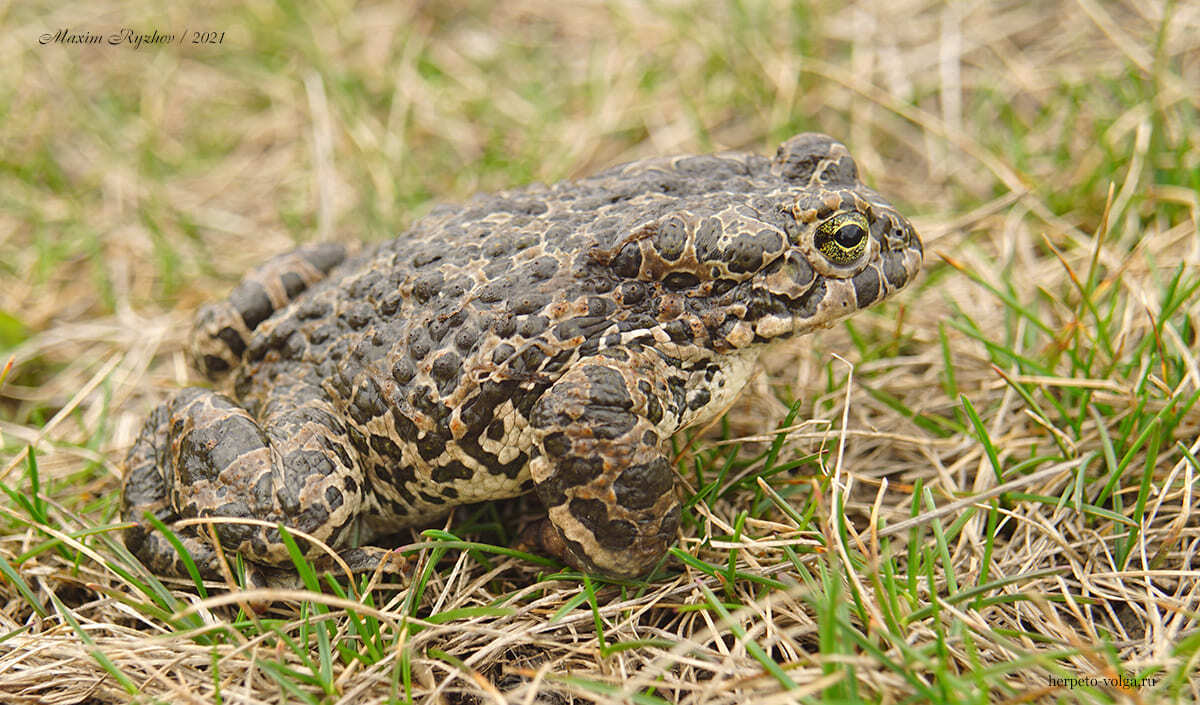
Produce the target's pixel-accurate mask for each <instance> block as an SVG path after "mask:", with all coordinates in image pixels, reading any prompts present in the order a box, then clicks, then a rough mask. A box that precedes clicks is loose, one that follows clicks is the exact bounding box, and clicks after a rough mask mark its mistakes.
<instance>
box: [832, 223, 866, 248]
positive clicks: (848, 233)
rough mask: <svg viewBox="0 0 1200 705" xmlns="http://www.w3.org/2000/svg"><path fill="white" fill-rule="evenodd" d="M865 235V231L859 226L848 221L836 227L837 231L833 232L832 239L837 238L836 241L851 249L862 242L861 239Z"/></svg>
mask: <svg viewBox="0 0 1200 705" xmlns="http://www.w3.org/2000/svg"><path fill="white" fill-rule="evenodd" d="M866 235H867V233H866V232H865V231H864V230H863V229H862V227H861V226H859V225H856V224H854V223H850V224H847V225H843V226H842V227H840V228H838V229H837V232H836V233H834V234H833V239H834V240H837V243H838V244H839V245H841V246H842V247H844V248H846V249H851V248H853V247H855V246H856V245H858V243H860V242H862V239H863V238H864V237H866Z"/></svg>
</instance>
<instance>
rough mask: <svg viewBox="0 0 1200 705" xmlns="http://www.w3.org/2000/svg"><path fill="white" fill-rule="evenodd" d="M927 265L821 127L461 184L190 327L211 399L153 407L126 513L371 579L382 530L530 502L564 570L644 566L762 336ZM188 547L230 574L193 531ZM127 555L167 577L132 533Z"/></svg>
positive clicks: (270, 267) (271, 559) (863, 299)
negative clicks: (583, 173)
mask: <svg viewBox="0 0 1200 705" xmlns="http://www.w3.org/2000/svg"><path fill="white" fill-rule="evenodd" d="M921 259H922V251H921V243H920V240H919V239H918V237H917V234H916V232H915V230H914V229H913V228H912V226H911V224H910V223H909V222H908V221H907V220H906V219H905V218H904V217H903V216H901V215H900V214H899V213H897V212H896V211H895V210H894V209H893V208H892V207H891V206H890V205H889V204H888V203H887V202H886V201H884V200H883V199H882V198H881V197H880V196H879V195H878V194H877V193H875V192H874V191H872V190H871V189H869V188H867V187H866V186H864V185H863V184H862V182H861V181H859V178H858V170H857V167H856V165H855V163H854V160H853V159H852V158H851V157H850V155H849V153H848V152H847V151H846V148H845V147H844V146H842V145H841V144H839V143H838V142H836V141H834V140H832V139H831V138H829V137H826V136H824V135H816V134H804V135H799V136H797V137H794V138H792V139H790V140H788V141H787V142H785V143H784V144H783V145H781V146H780V148H779V151H778V153H777V154H776V156H775V158H774V159H767V158H765V157H761V156H758V155H755V154H749V153H726V154H719V155H712V156H685V157H670V158H657V159H647V160H644V161H639V162H633V163H630V164H626V165H624V166H619V167H615V168H613V169H610V170H608V171H605V172H602V173H600V174H598V175H596V176H593V177H590V178H587V179H582V180H579V181H568V182H562V183H558V184H555V185H553V186H544V185H540V184H537V185H532V186H528V187H526V188H523V189H519V190H514V191H507V192H502V193H498V194H492V195H480V196H476V197H475V198H473V199H472V200H470V201H468V202H467V203H464V204H461V205H455V206H442V207H439V208H437V209H435V210H434V211H433V212H432V213H430V214H429V215H428V216H426V217H425V218H422V219H421V220H420V221H418V222H417V223H416V224H415V225H414V226H413V227H412V229H411V230H410V231H409V232H407V233H405V234H403V235H402V236H400V237H398V238H397V239H395V240H392V241H391V242H387V243H383V244H380V245H377V246H374V247H371V248H369V249H366V250H364V251H362V252H360V253H357V254H348V252H347V250H346V249H345V248H343V247H342V246H339V245H331V244H322V245H313V246H308V247H304V248H301V249H299V250H297V251H295V252H292V253H289V254H286V255H282V256H281V257H277V258H275V259H273V260H271V261H269V262H267V263H266V264H265V265H263V266H262V267H260V268H258V269H257V270H255V271H253V272H251V273H250V274H249V275H248V276H247V277H246V279H245V280H244V281H243V282H242V284H240V285H239V286H238V287H237V288H236V289H235V290H234V291H233V292H232V293H231V295H230V297H229V298H228V299H227V300H225V301H223V302H220V303H217V304H213V305H210V306H208V307H206V308H204V309H203V310H202V311H201V312H200V314H199V315H198V316H197V320H196V327H195V331H194V335H193V344H192V348H193V351H194V353H195V358H196V364H197V366H198V367H199V368H200V369H201V370H202V371H203V372H204V373H205V374H206V375H207V376H208V377H210V378H211V379H213V380H214V381H219V380H227V381H230V382H231V385H230V386H229V387H228V389H229V392H228V393H227V394H222V393H218V392H215V391H212V390H209V389H203V388H188V389H185V390H182V391H180V392H179V393H177V394H176V395H175V396H174V397H173V398H172V399H171V400H169V401H167V402H166V403H165V404H163V405H161V406H159V407H158V408H157V409H155V411H154V412H153V413H152V414H151V415H150V418H149V419H148V420H147V422H146V424H145V427H144V428H143V430H142V433H141V436H140V437H139V439H138V441H137V443H136V444H135V445H134V447H133V448H132V449H131V450H130V453H129V456H128V458H127V460H126V473H125V482H124V488H123V489H124V492H123V505H122V516H123V517H124V518H125V519H126V520H129V521H135V522H142V520H143V516H144V514H145V513H146V512H151V513H153V514H154V515H155V516H157V517H158V518H159V519H161V520H163V521H165V522H168V523H169V522H172V521H175V520H178V519H183V518H196V517H234V518H243V519H261V520H266V521H268V522H272V523H282V524H284V525H287V526H289V527H294V528H296V529H299V530H301V531H303V532H306V533H308V534H311V535H314V536H315V537H316V538H318V539H320V540H322V541H324V542H326V543H327V544H329V545H330V546H332V547H333V548H334V549H335V550H338V551H339V552H343V553H344V555H345V556H346V557H347V558H349V559H351V560H352V561H353V563H354V567H355V569H364V570H365V569H369V568H370V567H371V566H373V565H374V564H375V563H376V562H377V561H378V560H379V558H380V557H381V556H382V555H384V553H383V551H382V549H378V548H374V547H371V546H370V545H369V544H370V541H371V540H372V539H373V538H375V537H377V536H380V535H383V534H386V533H391V532H394V531H395V530H396V529H398V528H401V527H404V526H411V525H417V524H423V523H426V522H428V521H430V520H431V519H434V518H436V517H438V516H439V515H442V514H445V513H446V512H447V511H449V509H450V508H451V507H453V506H455V505H458V504H465V503H470V502H478V501H481V500H487V499H497V498H504V497H512V496H515V495H518V494H522V493H524V492H527V491H529V490H534V491H536V492H537V494H538V496H539V497H540V498H541V500H542V501H543V503H544V504H545V505H546V508H547V511H548V521H549V524H548V525H547V526H546V527H544V530H543V531H541V534H542V535H544V536H547V537H549V539H550V540H548V541H545V542H543V543H546V544H547V545H550V546H552V547H553V546H557V548H558V550H559V552H560V553H561V554H562V557H563V558H564V559H565V560H566V562H568V563H569V564H571V565H573V566H576V567H578V568H581V569H583V570H586V571H590V572H595V573H600V574H605V575H611V576H620V577H632V576H638V575H642V574H644V573H645V572H647V571H649V570H650V569H651V568H653V566H654V565H655V564H656V562H657V561H658V560H659V559H660V558H661V557H662V556H663V554H664V553H665V552H666V549H667V547H668V546H669V545H670V544H671V543H672V542H673V541H674V538H675V534H676V531H677V528H678V522H679V503H678V498H677V496H676V492H675V479H674V475H673V472H672V468H671V465H670V460H669V456H668V454H667V450H668V447H667V444H668V441H669V438H670V436H671V434H673V433H675V432H676V431H678V430H680V429H682V428H686V427H688V426H692V425H696V424H699V423H702V422H704V421H706V420H708V419H710V418H712V417H713V416H714V415H715V414H716V413H719V411H720V410H721V409H723V408H724V407H725V406H726V405H727V404H728V403H729V401H731V400H732V399H733V398H734V396H736V394H737V393H738V391H739V390H740V389H741V387H742V385H743V384H744V383H745V382H746V380H747V379H748V378H749V374H750V371H751V369H752V368H753V365H754V362H755V359H756V358H757V356H758V354H759V353H760V352H761V350H762V349H763V348H764V347H765V346H766V344H768V343H772V342H774V341H777V340H781V339H785V338H790V337H793V336H797V335H802V334H804V333H808V332H810V331H812V330H814V329H817V328H821V327H827V326H829V325H831V324H833V323H834V322H835V321H838V320H840V319H842V318H844V317H845V316H848V315H850V314H851V313H853V312H855V311H857V310H859V309H862V308H865V307H867V306H869V305H872V304H874V303H877V302H879V301H882V300H884V299H886V298H888V297H889V296H891V295H892V294H894V293H895V292H896V291H898V290H899V289H901V288H902V287H904V286H905V285H906V284H907V283H908V282H909V281H911V280H912V279H913V277H915V276H916V274H917V271H918V270H919V268H920V265H921ZM216 533H217V536H218V539H219V540H220V542H221V545H222V547H223V548H224V549H225V552H226V554H227V555H231V554H232V553H238V554H241V556H242V557H244V558H245V559H246V560H247V561H249V562H250V564H251V565H252V566H256V567H257V568H259V569H260V570H262V571H264V573H270V572H271V571H272V570H277V569H280V568H283V569H286V567H287V566H289V565H290V559H289V557H288V554H287V551H286V550H285V548H284V544H283V543H282V541H281V538H280V536H279V532H278V531H277V530H276V529H273V528H262V527H258V526H252V525H245V524H237V523H221V524H217V525H216ZM181 537H182V538H183V540H184V543H185V546H186V547H187V548H188V550H189V552H190V553H191V554H192V556H193V558H194V559H195V560H196V562H197V565H198V566H199V567H200V569H201V572H202V573H203V574H205V575H207V576H214V577H215V576H217V575H219V574H220V571H219V567H220V566H219V564H218V556H217V555H216V553H215V551H214V550H213V547H212V546H211V545H210V544H209V543H208V539H207V534H206V533H205V532H198V531H195V530H194V528H189V529H184V530H182V531H181ZM126 542H127V544H128V545H129V547H130V549H131V550H132V551H133V552H134V553H135V554H136V555H137V556H138V557H139V558H141V559H142V560H143V561H144V562H145V563H146V564H147V565H148V566H150V567H151V568H152V569H153V570H155V571H158V572H162V573H173V574H183V572H184V571H183V567H182V564H181V563H180V561H179V559H178V556H177V555H176V552H175V550H174V549H173V548H172V547H171V545H170V544H169V543H167V542H166V540H165V539H163V538H162V536H161V535H159V534H158V533H156V532H154V531H152V530H150V529H149V528H148V526H147V525H146V524H145V523H139V524H138V525H137V526H136V527H134V528H132V529H129V530H128V531H127V533H126ZM301 545H302V547H304V548H305V550H306V551H307V552H308V554H309V555H310V556H317V555H318V549H317V548H316V547H314V546H311V545H308V544H307V543H306V542H302V544H301Z"/></svg>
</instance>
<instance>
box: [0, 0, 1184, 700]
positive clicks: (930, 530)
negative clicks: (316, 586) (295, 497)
mask: <svg viewBox="0 0 1200 705" xmlns="http://www.w3.org/2000/svg"><path fill="white" fill-rule="evenodd" d="M0 16H2V17H3V18H4V20H5V21H4V26H5V30H6V31H5V32H3V33H0V62H2V63H3V65H4V66H5V67H6V70H5V71H4V72H3V75H2V76H0V114H3V115H4V116H5V118H4V120H3V121H0V144H2V145H3V148H2V149H0V281H2V282H3V286H2V287H0V475H2V477H3V484H4V485H5V487H6V489H7V490H8V494H7V496H6V497H4V498H0V515H2V516H3V529H0V559H2V560H0V573H3V577H0V694H3V695H4V700H5V702H18V703H20V702H30V703H34V702H53V703H76V702H87V703H113V702H126V701H129V700H132V699H140V700H141V701H145V702H157V701H171V702H176V703H192V702H196V703H208V702H223V703H277V702H292V701H297V702H320V703H338V702H408V701H415V702H450V703H459V702H463V703H466V702H537V701H538V698H539V697H541V698H543V700H542V701H543V702H642V703H659V702H683V703H701V702H705V703H707V702H747V701H751V700H752V701H753V702H756V703H757V702H762V703H768V702H791V701H794V700H801V701H803V702H813V703H819V702H835V701H837V702H858V701H862V702H931V703H952V702H989V701H992V702H1009V701H1022V702H1087V703H1090V702H1176V701H1180V702H1189V701H1197V700H1200V675H1197V670H1198V662H1200V630H1198V628H1197V626H1198V621H1200V618H1198V617H1197V614H1198V612H1200V592H1198V590H1197V587H1196V585H1197V584H1198V582H1197V577H1198V576H1200V566H1198V565H1197V546H1200V528H1198V527H1200V518H1198V516H1197V513H1198V512H1200V500H1198V499H1197V497H1200V479H1198V477H1200V462H1198V461H1197V455H1198V454H1200V441H1198V440H1197V436H1198V435H1200V408H1198V407H1197V405H1196V402H1197V400H1198V398H1200V364H1198V360H1197V354H1196V349H1197V346H1198V342H1197V324H1198V323H1200V320H1198V319H1200V237H1198V235H1197V223H1198V221H1200V197H1198V195H1197V189H1200V151H1198V149H1197V147H1196V146H1195V142H1196V140H1195V132H1196V124H1197V114H1198V111H1200V6H1197V5H1196V4H1195V3H1178V2H1136V3H1135V2H1109V3H1098V2H1095V1H1094V0H1077V1H1076V2H1044V3H1007V4H1001V3H946V4H942V3H935V2H931V1H930V0H904V1H902V2H883V1H882V0H867V1H866V2H861V3H854V4H850V5H846V4H843V3H836V2H825V1H823V0H815V1H814V2H810V3H795V4H793V3H784V2H773V3H772V2H755V1H751V0H747V1H745V2H738V3H730V4H721V5H718V4H715V3H701V2H687V0H678V1H676V2H669V3H658V2H655V3H637V2H624V3H614V4H600V3H580V4H574V3H563V2H545V1H543V0H519V1H516V2H508V3H502V4H497V5H496V6H495V7H492V5H491V4H490V3H483V2H477V3H466V4H458V5H457V6H456V7H454V8H453V9H451V8H449V7H447V6H446V4H440V3H424V2H409V3H364V4H357V5H352V4H350V3H344V2H338V1H337V0H335V1H334V2H327V3H322V4H320V5H319V6H314V7H309V6H307V5H301V4H291V3H289V2H287V0H283V1H282V2H278V3H266V2H251V3H248V4H241V3H211V4H208V5H205V6H192V7H190V8H188V9H187V10H182V9H180V10H175V9H166V8H164V7H161V6H159V5H157V4H152V3H128V4H126V5H125V6H120V7H119V6H117V5H116V4H115V3H113V4H111V5H110V6H108V7H103V6H98V5H89V6H87V7H86V8H85V7H82V6H80V7H67V6H58V5H55V4H52V3H37V2H35V3H20V4H16V5H12V6H9V7H6V8H4V9H0ZM125 28H128V29H130V30H132V32H130V33H123V32H122V30H123V29H125ZM156 33H157V36H155V34H156ZM91 38H98V39H99V43H88V42H89V41H90V40H91ZM110 38H115V42H116V43H112V44H110ZM139 40H140V41H139ZM162 40H165V42H164V41H162ZM80 42H83V43H80ZM807 130H816V131H821V132H826V133H829V134H832V135H834V136H836V137H837V138H839V139H841V140H842V141H844V142H845V143H846V144H847V145H848V146H849V147H850V149H851V151H852V153H853V154H854V155H855V156H856V158H857V159H858V160H859V163H860V166H861V167H862V169H863V172H864V173H865V175H866V177H867V180H868V182H869V183H871V184H872V185H873V186H875V187H876V188H877V189H878V190H879V191H881V192H882V193H884V194H886V195H887V196H888V198H889V199H890V200H892V201H893V202H895V203H896V204H897V205H898V206H899V207H900V208H901V209H902V210H903V211H904V212H905V213H907V214H909V215H910V216H912V218H913V221H914V223H915V225H916V226H917V228H918V230H919V231H920V232H921V233H922V235H923V238H924V242H925V246H926V253H927V265H926V268H925V271H924V273H923V276H922V278H921V279H920V280H919V281H918V282H917V283H915V284H914V285H913V286H911V287H910V288H909V289H908V290H906V291H905V292H904V293H903V294H902V295H901V296H899V297H898V298H897V299H896V300H895V301H892V302H889V303H888V304H887V305H885V306H882V307H880V308H877V309H873V310H872V311H869V312H867V313H865V314H862V315H860V316H857V317H855V318H854V319H852V320H851V321H850V322H849V323H847V324H845V325H840V326H838V327H836V328H834V329H831V330H828V331H824V332H822V333H820V334H819V335H816V336H813V337H810V338H806V339H802V340H798V341H796V342H795V343H794V344H792V345H789V346H787V347H784V348H781V349H779V350H777V351H775V352H774V353H773V354H772V355H771V356H770V357H769V358H768V359H767V360H766V362H765V363H764V364H763V365H762V370H761V373H760V374H758V376H757V377H755V379H754V381H753V382H752V383H751V387H750V389H749V390H748V393H747V394H746V395H745V396H743V397H742V399H741V400H740V401H739V402H738V403H737V404H736V405H735V406H734V407H733V408H731V409H730V411H729V413H728V414H727V415H726V416H725V417H724V419H723V420H722V421H721V422H720V423H718V424H716V425H715V426H713V427H712V428H709V429H707V430H706V431H704V432H703V433H696V434H688V435H686V436H682V435H681V436H680V437H678V438H677V439H676V442H677V445H678V449H679V460H678V468H679V472H680V475H681V478H682V480H683V481H684V482H685V483H686V484H687V486H688V487H689V488H691V489H692V490H694V491H695V493H696V495H695V496H696V499H695V501H694V502H692V503H690V504H689V505H688V506H687V509H686V512H685V518H684V522H683V528H682V542H681V544H680V545H679V547H678V551H676V552H675V553H674V554H673V557H672V562H670V563H668V564H667V565H665V566H664V568H663V570H662V572H661V573H660V574H659V575H658V576H656V577H654V578H652V579H650V580H647V581H636V582H628V583H616V582H610V581H603V580H593V579H589V578H585V577H583V576H581V575H579V574H578V573H575V572H572V571H567V570H560V567H559V566H557V565H548V564H546V563H545V562H541V563H538V562H535V561H534V560H533V559H531V558H530V557H527V556H524V555H514V554H512V553H511V552H509V551H507V550H506V549H505V548H503V547H505V546H508V545H509V544H511V540H512V537H513V534H514V533H515V532H516V531H518V530H519V528H520V527H521V526H522V525H523V522H525V521H527V520H528V519H529V517H531V516H532V514H533V512H534V507H533V505H530V504H525V505H522V504H513V505H506V506H502V507H497V506H490V505H489V506H484V507H479V508H473V509H472V510H469V511H459V512H457V513H455V514H454V515H453V516H452V517H451V518H450V519H448V520H447V521H446V522H445V523H444V524H443V525H441V526H439V527H434V528H431V529H427V530H425V531H423V532H422V531H415V532H412V533H410V534H406V535H404V536H402V537H398V539H397V545H400V546H403V547H404V548H405V549H406V551H407V560H408V562H409V563H410V565H411V568H412V576H413V577H412V578H410V579H409V580H407V581H406V582H404V583H403V584H394V585H389V584H380V583H376V584H372V585H368V586H365V591H364V590H363V589H361V588H363V587H364V586H356V587H358V588H360V589H359V590H357V591H348V592H345V593H344V594H342V595H338V594H337V593H336V592H335V591H333V590H331V589H327V590H326V592H325V593H324V594H321V595H316V594H309V595H274V596H264V595H258V596H256V597H255V601H254V604H247V603H246V595H244V594H239V593H232V594H230V593H228V592H226V591H225V590H223V589H222V588H221V587H220V586H214V587H213V588H212V589H207V590H205V591H204V595H205V597H204V598H203V599H202V598H201V597H200V596H199V595H198V594H197V593H198V590H197V587H196V586H194V585H192V584H190V583H187V582H171V581H164V582H162V583H159V582H158V581H156V580H154V579H153V578H152V577H150V576H148V575H146V574H145V573H144V572H142V571H141V570H140V569H139V567H138V566H137V565H136V564H135V563H134V561H133V560H132V559H131V558H130V557H129V556H128V555H127V554H126V553H124V552H123V550H122V548H121V545H120V543H119V542H118V541H116V538H117V535H118V532H119V528H120V524H119V522H118V521H117V519H116V508H117V501H118V493H117V490H118V478H119V473H120V459H121V458H122V457H123V454H124V452H125V450H126V449H127V448H128V446H129V445H130V444H131V443H132V441H133V438H134V435H135V434H136V433H137V430H138V427H139V425H140V424H141V422H142V420H143V419H144V417H145V415H146V413H147V412H148V411H149V410H150V409H151V408H152V407H153V406H154V405H155V404H156V403H158V402H160V401H161V400H162V399H164V398H165V397H166V396H167V395H168V394H169V393H170V392H171V391H172V390H175V389H178V388H179V387H182V386H184V385H186V384H188V383H189V379H191V380H193V381H194V379H195V378H194V377H192V373H190V372H189V370H188V365H187V363H186V359H185V357H184V354H183V349H184V343H185V341H186V332H187V328H188V325H189V322H190V317H191V315H192V314H193V313H194V312H195V310H196V309H197V308H198V307H199V306H200V305H201V303H203V302H205V301H207V300H210V299H211V298H213V297H216V296H220V295H222V294H223V293H224V292H226V291H228V289H229V288H230V287H231V286H232V284H233V283H235V282H236V281H237V279H238V277H239V276H240V274H241V273H242V272H244V271H245V270H246V269H247V268H248V267H250V266H252V265H254V264H255V263H258V262H261V261H262V260H263V259H265V258H266V257H268V256H270V255H271V254H275V253H278V252H281V251H284V250H287V249H289V248H291V247H294V246H295V245H296V244H298V243H303V242H312V241H317V240H322V239H336V240H340V241H347V242H348V241H352V240H356V239H365V240H379V239H382V238H387V237H392V236H394V235H395V234H397V233H399V232H401V231H402V230H403V229H404V227H405V225H406V224H407V223H409V222H411V221H412V220H413V219H414V218H415V217H417V216H418V215H420V214H421V213H424V212H425V211H427V210H428V209H429V208H431V207H432V205H433V204H434V203H436V202H438V201H442V200H459V199H463V198H466V197H467V196H469V195H470V194H471V193H473V192H475V191H479V190H492V189H498V188H504V187H509V186H514V185H519V184H522V183H526V182H529V181H533V180H540V181H545V182H550V181H555V180H559V179H562V178H569V177H573V176H582V175H585V174H588V173H592V172H594V171H596V170H598V169H600V168H603V167H605V166H609V165H612V164H615V163H618V162H622V161H628V160H631V159H636V158H640V157H645V156H650V155H658V154H669V153H676V152H704V151H713V150H719V149H725V148H731V149H753V150H758V151H762V152H766V151H767V150H770V149H773V147H774V145H776V144H778V142H779V141H781V140H782V139H784V138H786V137H788V136H790V135H792V134H794V133H797V132H801V131H807ZM10 358H11V361H12V363H11V370H10V371H8V372H4V371H3V366H4V364H5V362H7V361H8V360H9V359H10ZM498 547H499V548H498ZM239 601H240V604H239ZM264 605H266V607H264ZM254 607H258V610H257V611H256V610H255V609H253V608H254Z"/></svg>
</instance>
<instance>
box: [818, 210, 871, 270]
mask: <svg viewBox="0 0 1200 705" xmlns="http://www.w3.org/2000/svg"><path fill="white" fill-rule="evenodd" d="M869 227H870V226H868V225H867V218H866V216H864V215H863V214H862V213H857V212H851V213H838V214H837V215H835V216H833V217H832V218H830V219H829V220H826V221H825V222H823V223H821V224H820V225H818V226H817V234H816V237H815V238H814V239H813V244H814V245H816V247H817V249H818V250H820V251H821V254H823V255H825V258H826V259H828V260H829V261H830V262H833V263H834V264H839V265H849V264H854V263H855V262H857V261H858V259H859V258H860V257H862V256H863V253H864V252H866V251H867V236H868V228H869Z"/></svg>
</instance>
